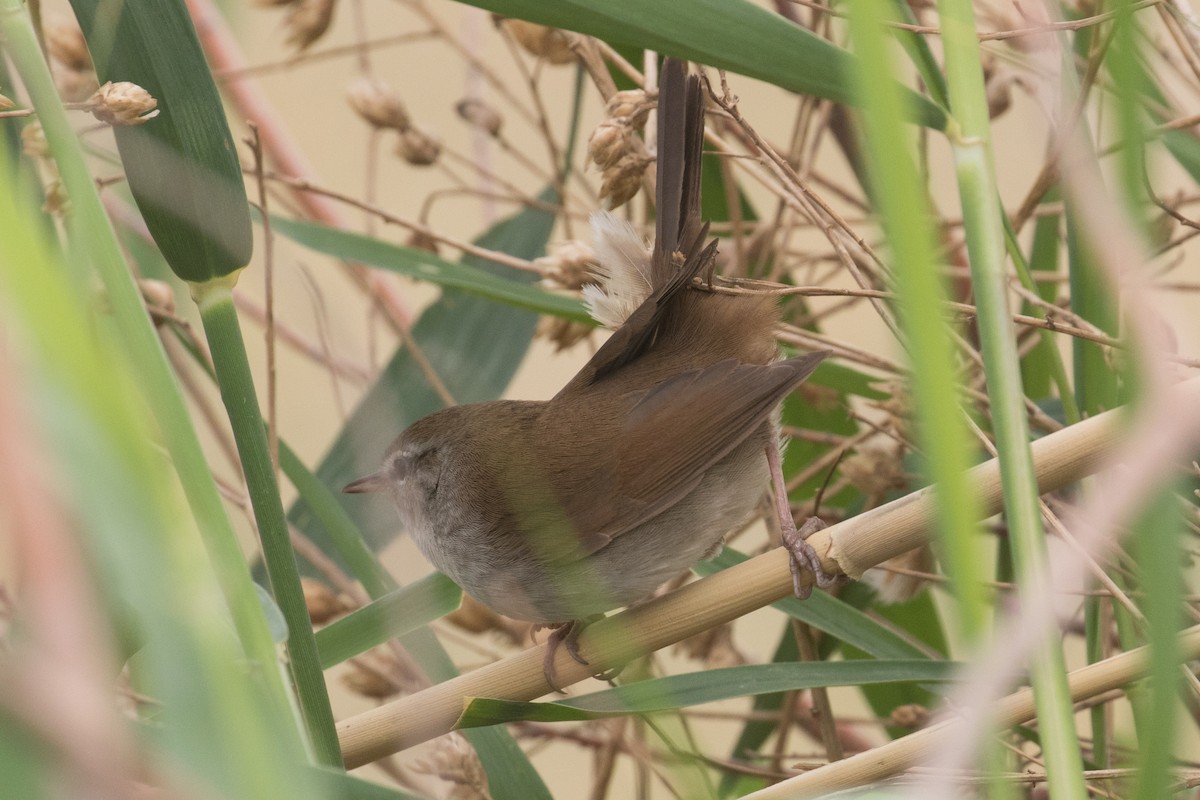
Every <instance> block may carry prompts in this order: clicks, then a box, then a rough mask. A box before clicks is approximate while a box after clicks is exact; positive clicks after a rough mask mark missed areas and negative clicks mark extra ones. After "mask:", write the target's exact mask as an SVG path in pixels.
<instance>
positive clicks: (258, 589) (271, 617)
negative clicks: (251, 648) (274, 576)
mask: <svg viewBox="0 0 1200 800" xmlns="http://www.w3.org/2000/svg"><path fill="white" fill-rule="evenodd" d="M254 593H255V594H257V595H258V600H259V602H260V603H262V607H263V616H265V617H266V618H267V628H268V629H269V630H270V631H271V639H272V640H273V641H274V642H275V644H283V643H284V642H286V641H287V636H288V626H287V620H285V619H284V618H283V612H282V611H280V610H279V606H278V605H277V604H276V603H275V598H274V597H271V593H270V592H268V591H267V590H266V589H264V588H263V587H262V586H260V585H259V584H257V583H256V584H254Z"/></svg>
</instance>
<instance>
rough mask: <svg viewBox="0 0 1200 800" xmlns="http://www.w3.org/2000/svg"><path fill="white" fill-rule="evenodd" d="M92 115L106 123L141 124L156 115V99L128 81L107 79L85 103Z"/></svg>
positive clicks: (157, 112)
mask: <svg viewBox="0 0 1200 800" xmlns="http://www.w3.org/2000/svg"><path fill="white" fill-rule="evenodd" d="M86 106H87V109H88V111H91V112H92V116H93V117H95V118H96V119H98V120H100V121H101V122H103V123H106V124H108V125H142V124H144V123H146V122H149V121H150V120H152V119H154V118H155V117H157V116H158V114H159V111H158V101H157V100H155V99H154V97H152V96H151V94H150V93H149V92H147V91H146V90H145V89H143V88H142V87H141V86H138V85H137V84H136V83H130V82H129V81H118V82H116V83H113V82H112V81H108V82H107V83H105V84H104V85H103V86H101V87H100V88H99V89H97V90H96V92H95V94H93V95H92V96H91V97H90V98H88V100H87V103H86Z"/></svg>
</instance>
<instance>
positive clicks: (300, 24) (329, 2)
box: [267, 0, 335, 50]
mask: <svg viewBox="0 0 1200 800" xmlns="http://www.w3.org/2000/svg"><path fill="white" fill-rule="evenodd" d="M267 4H268V5H282V3H279V2H277V1H276V0H270V2H268V3H267ZM287 5H288V6H289V8H288V12H287V18H286V19H285V20H284V25H285V26H286V27H287V37H286V38H287V43H288V44H290V45H292V46H293V47H295V48H296V49H297V50H305V49H307V48H308V47H309V46H310V45H311V44H312V43H313V42H315V41H317V40H318V39H320V38H321V37H322V36H324V35H325V32H326V31H328V30H329V25H330V23H332V22H333V11H334V5H335V3H334V0H293V1H292V2H290V3H287Z"/></svg>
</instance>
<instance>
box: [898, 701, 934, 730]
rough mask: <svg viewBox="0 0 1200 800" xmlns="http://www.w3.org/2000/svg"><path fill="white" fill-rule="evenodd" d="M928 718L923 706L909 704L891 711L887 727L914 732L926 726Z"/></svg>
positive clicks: (926, 709)
mask: <svg viewBox="0 0 1200 800" xmlns="http://www.w3.org/2000/svg"><path fill="white" fill-rule="evenodd" d="M930 716H931V714H930V713H929V709H928V708H926V707H925V706H923V705H919V704H917V703H909V704H908V705H905V706H896V707H895V708H893V709H892V713H891V715H890V718H889V719H888V725H892V726H894V727H896V728H906V729H908V730H916V729H917V728H924V727H925V726H926V725H928V724H929V718H930Z"/></svg>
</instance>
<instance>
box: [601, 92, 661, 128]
mask: <svg viewBox="0 0 1200 800" xmlns="http://www.w3.org/2000/svg"><path fill="white" fill-rule="evenodd" d="M656 102H657V97H655V98H650V97H648V96H647V94H646V92H645V91H643V90H642V89H625V90H623V91H620V92H617V93H616V94H614V95H613V96H612V97H610V98H608V116H610V117H615V118H617V119H625V120H628V122H629V127H631V128H633V129H634V130H641V129H642V127H643V126H644V125H645V124H646V119H647V117H649V116H650V109H652V108H654V105H655V103H656Z"/></svg>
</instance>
